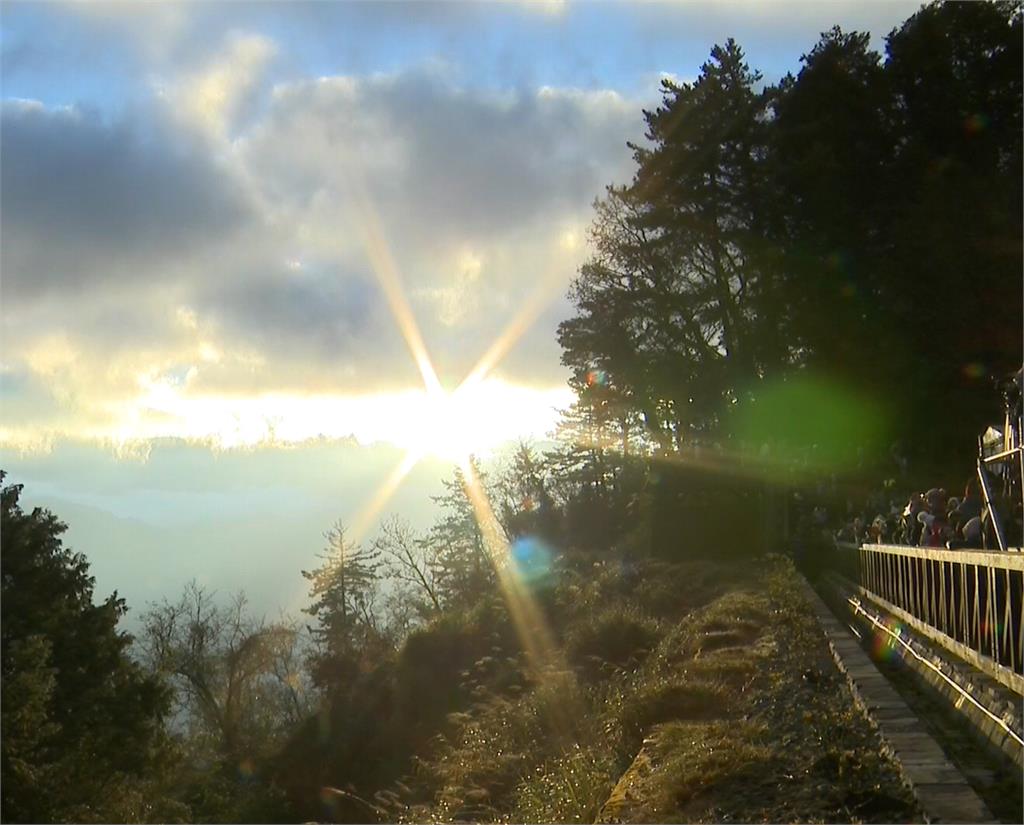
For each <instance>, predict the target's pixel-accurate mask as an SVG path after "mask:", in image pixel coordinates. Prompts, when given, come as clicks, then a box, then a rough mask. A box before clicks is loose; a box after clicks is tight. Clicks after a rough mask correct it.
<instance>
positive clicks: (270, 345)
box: [194, 266, 408, 380]
mask: <svg viewBox="0 0 1024 825" xmlns="http://www.w3.org/2000/svg"><path fill="white" fill-rule="evenodd" d="M194 306H195V308H196V310H197V312H198V313H199V315H200V316H201V317H202V318H203V319H205V322H207V323H209V324H210V325H212V326H213V327H214V328H216V329H217V330H218V332H219V333H220V334H221V336H222V338H223V340H227V341H231V342H232V343H237V344H240V345H242V346H244V347H248V348H252V349H254V350H255V351H258V352H261V353H265V354H266V355H268V356H270V357H272V358H274V359H276V360H279V361H281V362H284V363H289V362H292V363H305V364H307V365H312V366H316V367H321V368H323V369H324V370H326V371H327V372H332V371H333V370H335V369H337V368H339V367H345V366H349V367H351V368H353V369H354V368H355V367H358V366H359V365H360V364H363V365H364V366H363V368H364V369H366V368H368V371H369V373H370V374H371V375H374V377H375V379H377V378H379V377H380V376H379V373H380V366H381V363H382V362H385V361H388V360H390V359H395V360H398V361H401V360H402V359H404V360H408V357H407V356H406V355H405V352H404V347H403V346H402V345H401V339H400V338H399V336H398V335H397V332H395V331H394V327H393V322H392V321H391V318H390V316H389V315H388V314H387V310H386V308H385V307H384V305H383V299H382V297H381V294H380V289H379V287H378V286H377V285H376V283H375V282H374V281H373V279H372V277H371V276H369V274H362V273H354V274H353V273H347V272H343V271H341V270H339V269H338V268H337V267H332V266H324V267H305V268H304V269H303V271H300V272H287V271H283V270H282V271H277V272H275V271H270V272H267V271H260V272H257V273H252V274H249V275H246V276H243V277H236V278H233V279H230V280H228V281H225V282H224V283H221V284H218V285H215V286H214V287H213V288H212V289H209V290H207V291H204V292H203V293H201V294H199V295H197V296H196V300H195V302H194ZM392 363H394V362H392ZM392 372H393V370H392ZM306 379H307V380H308V376H307V377H306Z"/></svg>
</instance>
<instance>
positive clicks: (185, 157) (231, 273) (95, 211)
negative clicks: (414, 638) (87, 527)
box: [0, 32, 641, 438]
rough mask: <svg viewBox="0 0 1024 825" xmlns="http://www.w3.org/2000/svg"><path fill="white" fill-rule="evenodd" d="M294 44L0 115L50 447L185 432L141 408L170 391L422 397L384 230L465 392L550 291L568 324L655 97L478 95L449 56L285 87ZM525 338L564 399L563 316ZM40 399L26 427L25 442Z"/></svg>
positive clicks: (531, 370) (17, 274) (16, 267)
mask: <svg viewBox="0 0 1024 825" xmlns="http://www.w3.org/2000/svg"><path fill="white" fill-rule="evenodd" d="M274 52H275V47H274V45H273V44H272V43H269V42H266V41H264V40H262V39H260V38H253V37H250V36H248V35H246V34H245V33H240V32H236V33H233V34H232V35H230V36H229V37H228V38H227V39H226V40H225V41H224V43H223V44H222V48H221V50H220V52H219V54H220V57H218V58H215V59H212V60H206V61H203V62H202V63H201V65H199V67H198V68H196V69H194V70H188V71H183V72H182V73H181V74H180V76H179V77H178V78H174V79H172V80H171V81H170V82H168V83H167V84H165V86H164V89H165V92H166V93H165V94H164V95H163V96H162V97H161V98H159V99H157V100H155V101H153V102H152V103H151V104H150V105H149V106H146V107H130V108H129V109H128V110H126V111H125V112H124V113H123V114H122V115H120V116H118V117H116V118H112V117H103V116H101V115H99V114H98V113H95V112H91V111H89V110H87V109H84V108H81V107H63V108H62V107H47V106H43V105H42V104H38V103H32V102H23V101H7V102H6V103H5V109H4V125H5V129H4V133H3V146H2V148H3V153H4V161H5V162H4V165H3V181H2V185H3V197H4V210H3V214H2V227H0V228H2V231H3V236H4V246H3V257H2V265H3V275H4V300H5V308H4V313H3V318H2V323H3V333H4V337H5V341H6V346H5V354H4V359H5V363H6V364H7V367H8V368H9V369H11V370H13V371H15V373H17V374H18V375H19V376H21V375H24V376H25V378H26V381H27V380H28V379H32V380H33V381H36V382H43V384H44V385H45V386H46V388H47V389H48V391H49V398H50V399H51V401H50V402H49V403H50V408H51V412H52V414H51V415H48V417H45V418H43V419H40V421H45V422H46V426H49V427H50V428H51V429H52V430H55V431H59V432H71V431H73V430H74V429H75V423H74V422H79V423H80V426H79V427H78V429H79V434H81V433H82V432H89V433H93V434H94V435H95V434H99V433H110V432H112V431H116V430H117V429H118V427H122V429H123V428H124V427H127V428H128V429H131V428H132V427H135V424H131V422H130V421H129V424H124V422H125V421H126V420H128V419H125V416H126V415H128V416H129V418H130V416H131V415H138V416H141V418H139V419H138V420H139V421H141V422H142V424H143V425H145V426H141V425H140V427H141V429H140V428H136V430H133V431H152V432H158V433H161V434H164V435H166V434H173V432H170V433H168V432H167V431H166V430H165V429H161V428H162V427H163V424H164V423H166V422H164V421H161V420H157V418H156V417H155V416H157V413H156V412H154V410H153V409H152V408H151V405H150V407H149V408H147V407H146V404H147V403H149V402H148V401H147V399H150V400H151V395H152V388H153V386H155V385H160V386H169V387H170V388H171V389H172V390H173V392H174V393H176V394H177V395H179V396H181V398H183V399H186V400H188V399H191V400H192V401H197V402H198V401H202V400H203V399H207V400H209V399H215V398H222V399H223V398H235V399H242V398H252V399H257V398H259V397H263V396H267V395H268V394H276V395H278V396H282V394H284V395H287V396H289V397H293V398H298V399H301V398H302V397H308V396H312V395H318V396H323V395H324V394H333V395H334V396H337V397H339V398H340V397H351V396H353V395H358V394H373V393H382V392H383V393H388V392H391V393H394V392H399V391H402V390H404V389H408V388H410V387H415V386H417V385H418V383H419V378H418V376H417V373H416V370H415V367H414V365H413V362H412V360H411V358H410V357H409V353H408V351H407V348H406V345H405V342H404V341H403V339H402V336H401V334H400V332H399V330H398V328H397V326H396V324H395V321H394V319H393V318H392V317H391V314H390V312H389V310H388V307H387V304H386V302H385V300H384V297H383V292H382V290H381V288H380V284H379V283H378V282H377V279H376V277H375V273H374V269H373V265H372V262H371V256H368V254H367V249H366V247H365V246H364V242H365V239H366V237H367V233H368V232H369V231H370V229H371V228H372V227H376V229H375V230H374V231H376V232H379V234H380V236H381V238H382V242H383V244H384V245H386V247H387V250H388V254H389V255H390V256H391V258H393V259H394V261H395V262H396V265H397V272H398V277H399V278H400V280H401V283H402V287H403V290H404V293H405V295H406V297H407V299H408V301H409V303H410V304H411V306H412V309H413V312H414V314H415V315H416V317H417V319H418V321H419V324H420V326H421V328H422V330H423V334H424V337H425V339H426V342H427V345H428V348H429V349H430V352H431V355H432V357H433V358H434V361H435V364H436V368H437V370H438V372H439V374H441V376H442V379H443V380H445V381H446V382H447V383H449V384H454V383H457V382H458V381H459V380H460V379H461V378H462V377H463V376H464V375H465V374H466V372H468V371H469V369H471V368H472V367H473V365H474V364H475V362H476V360H477V359H478V358H479V357H480V355H482V354H483V352H484V351H485V350H486V349H487V348H488V347H489V346H490V345H491V343H492V342H493V340H494V338H495V337H496V336H497V335H498V334H499V333H500V332H501V330H502V329H503V328H504V327H505V326H506V325H507V324H509V323H510V322H512V321H513V320H514V319H515V318H516V316H517V314H520V310H521V308H522V307H523V306H524V305H526V304H528V303H529V302H530V301H531V300H533V298H532V297H531V296H534V295H535V294H536V293H539V292H543V293H544V295H545V301H546V302H547V303H548V305H549V306H550V305H552V304H553V305H554V306H555V307H558V308H559V309H558V311H559V312H564V311H565V307H564V301H563V299H562V295H564V292H565V288H566V286H567V284H568V282H569V280H570V278H571V277H572V276H573V274H574V273H575V270H576V268H577V266H578V264H579V263H580V261H581V260H582V257H583V255H584V254H585V249H584V248H583V247H582V245H581V244H580V243H579V238H581V237H582V236H583V231H584V229H585V226H586V224H587V222H588V221H589V215H590V203H591V201H592V200H593V198H594V197H595V196H597V195H599V194H600V192H601V191H602V189H603V187H604V186H605V185H606V184H607V183H610V182H612V181H615V180H622V179H623V178H624V177H625V176H626V175H627V174H628V171H629V151H628V149H627V148H626V146H625V141H626V140H627V139H630V138H635V137H637V133H638V132H639V129H640V125H641V118H640V104H639V102H637V101H631V100H627V99H624V98H623V97H622V96H620V95H618V94H616V93H614V92H611V91H598V92H594V91H583V90H576V89H559V88H548V87H545V88H540V89H536V90H510V91H505V92H500V93H499V92H494V91H488V90H481V89H473V88H466V87H464V86H462V85H461V84H460V83H459V82H458V80H457V77H456V75H455V73H454V72H452V71H451V70H450V68H449V67H446V66H444V65H443V64H431V65H428V66H425V67H420V68H419V69H417V70H415V71H407V72H397V73H390V74H376V75H369V76H332V77H325V78H319V79H307V80H301V81H292V82H286V83H278V84H277V85H276V86H274V87H273V88H272V89H271V88H269V87H268V86H266V84H265V83H264V76H263V74H262V72H263V67H264V65H265V64H266V61H268V60H269V59H270V58H271V56H272V55H273V54H274ZM166 90H169V91H166ZM567 239H569V240H568V241H567ZM548 312H549V315H550V312H551V310H550V309H549V311H548ZM524 326H525V333H524V335H525V338H524V340H522V341H520V342H519V343H518V344H517V348H518V350H519V352H520V353H544V360H545V363H540V362H530V361H529V359H526V358H524V356H523V355H521V354H520V355H513V356H512V357H510V358H509V359H508V361H507V362H506V363H505V364H502V365H499V367H498V372H497V374H498V375H499V376H501V377H503V378H504V379H505V381H506V382H510V383H511V384H517V385H529V386H531V387H537V388H545V387H548V388H550V387H553V386H557V385H558V384H560V383H562V381H564V376H563V373H562V370H561V367H560V366H559V365H558V358H557V345H556V344H555V343H554V338H553V324H552V323H551V319H550V317H545V320H544V322H543V323H542V324H541V325H539V326H538V327H536V329H530V328H529V325H528V324H526V325H524ZM541 327H543V329H542V328H541ZM549 327H552V328H549ZM533 337H536V338H537V340H531V339H532V338H533ZM540 338H543V341H541V340H540ZM64 356H67V357H66V358H64V360H61V358H62V357H64ZM12 374H13V373H12ZM24 386H25V387H28V386H29V385H28V384H27V383H26V384H24ZM18 392H19V390H18V389H17V386H15V388H14V389H12V390H9V394H10V393H14V394H17V393H18ZM26 392H27V391H26ZM26 397H27V395H26ZM538 397H539V396H538ZM40 403H42V402H40ZM233 403H234V402H233ZM30 406H31V405H28V406H25V405H23V406H17V405H15V406H13V407H12V408H11V409H15V410H18V413H17V415H16V416H15V420H14V421H8V422H7V423H8V425H9V428H10V427H14V428H17V427H20V429H19V430H18V432H19V433H21V435H22V436H24V437H25V438H28V436H29V435H30V431H31V430H32V426H34V425H33V424H31V420H30V418H31V417H30V415H29V414H28V410H29V408H30ZM176 409H178V410H185V411H186V412H185V413H184V414H185V415H193V412H191V411H194V410H200V409H207V410H208V409H209V407H202V405H201V404H199V403H196V404H192V405H189V404H183V405H182V406H180V407H177V408H176ZM289 409H290V408H289ZM339 409H340V408H339ZM132 410H135V411H136V412H134V413H133V412H131V411H132ZM126 411H127V412H126ZM219 414H220V413H218V415H219ZM23 415H24V418H23V417H22V416H23ZM314 417H315V416H314ZM17 419H21V420H17ZM122 425H123V426H122ZM129 425H130V426H129ZM40 426H42V425H40ZM147 427H148V428H150V429H149V430H147ZM26 428H27V429H26ZM336 429H338V431H339V432H340V431H342V430H343V429H344V425H343V424H340V425H338V428H336ZM182 431H183V432H185V431H190V432H203V431H204V430H203V427H202V426H199V425H195V424H194V423H193V424H188V425H187V426H186V425H182ZM314 435H315V433H314Z"/></svg>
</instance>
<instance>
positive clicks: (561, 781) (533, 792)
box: [511, 745, 618, 822]
mask: <svg viewBox="0 0 1024 825" xmlns="http://www.w3.org/2000/svg"><path fill="white" fill-rule="evenodd" d="M617 778H618V774H617V771H616V770H615V762H614V759H613V758H612V756H611V755H610V754H609V753H608V752H607V750H605V749H603V748H600V747H592V748H581V747H580V746H579V745H576V746H575V747H574V748H573V749H572V750H570V751H569V752H568V753H566V754H564V755H562V756H559V757H556V758H554V759H549V760H548V761H546V762H544V763H543V764H542V765H539V766H538V767H537V768H536V769H535V771H534V772H533V774H532V775H531V776H530V777H528V778H527V779H525V780H524V781H523V782H522V783H521V784H520V785H519V787H518V788H517V789H516V794H515V801H514V805H513V808H512V814H511V821H513V822H593V821H594V820H595V819H596V818H597V814H598V812H599V811H600V810H601V806H602V805H604V803H605V801H606V800H607V799H608V795H609V794H610V793H611V790H612V787H613V786H614V785H615V781H616V779H617Z"/></svg>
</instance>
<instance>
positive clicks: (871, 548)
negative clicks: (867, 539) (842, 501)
mask: <svg viewBox="0 0 1024 825" xmlns="http://www.w3.org/2000/svg"><path fill="white" fill-rule="evenodd" d="M837 549H838V552H839V553H840V555H841V556H846V559H847V560H849V556H847V553H850V551H851V550H852V549H853V548H852V547H840V548H837ZM856 552H857V554H858V573H859V575H858V578H859V583H860V586H861V588H862V590H863V591H865V595H868V596H870V597H872V598H873V599H874V600H875V601H877V602H879V603H880V604H881V605H882V606H883V607H885V608H886V609H888V610H890V611H891V612H892V613H893V614H894V615H895V616H896V617H897V618H899V619H900V620H901V621H904V622H905V623H907V624H908V625H910V626H912V627H913V628H914V629H916V630H918V631H920V632H922V633H924V634H925V635H926V636H928V637H930V638H932V639H933V640H935V641H938V642H940V643H941V644H943V645H945V646H946V647H948V648H950V649H952V650H953V651H954V652H956V653H958V654H959V655H961V656H962V657H963V658H966V659H967V660H969V661H971V662H973V663H974V664H976V665H978V666H979V667H982V668H983V669H984V670H985V671H986V672H989V673H990V674H991V675H993V676H995V677H996V678H997V679H999V681H1000V682H1003V683H1004V684H1006V685H1007V686H1008V687H1011V688H1013V689H1014V690H1016V691H1017V692H1024V678H1022V674H1024V632H1022V627H1024V616H1022V609H1024V604H1022V603H1024V553H1019V552H1016V553H1015V552H993V551H988V550H945V549H940V548H931V547H905V546H900V545H885V544H864V545H861V546H860V548H859V549H858V550H857V551H856Z"/></svg>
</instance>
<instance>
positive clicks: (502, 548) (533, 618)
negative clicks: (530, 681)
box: [461, 458, 560, 674]
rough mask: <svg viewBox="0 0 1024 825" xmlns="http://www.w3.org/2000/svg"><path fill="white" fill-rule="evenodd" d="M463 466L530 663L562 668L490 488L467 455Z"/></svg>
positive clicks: (536, 667) (545, 668)
mask: <svg viewBox="0 0 1024 825" xmlns="http://www.w3.org/2000/svg"><path fill="white" fill-rule="evenodd" d="M461 469H462V477H463V480H464V484H465V493H466V498H468V499H469V501H470V503H471V504H472V506H473V514H474V515H475V517H476V521H477V525H478V526H479V527H480V533H481V534H482V535H483V538H484V543H485V545H486V547H487V554H488V556H489V558H490V560H491V564H493V565H494V571H495V573H496V574H497V577H498V584H499V586H500V587H501V592H502V595H503V596H504V597H505V602H506V604H507V605H508V611H509V615H510V616H511V617H512V623H513V624H514V625H515V629H516V633H517V634H518V635H519V640H520V642H521V643H522V645H523V650H524V651H525V652H526V655H527V657H528V659H529V662H530V665H531V666H532V668H533V669H534V671H535V672H536V673H538V674H542V673H544V672H546V671H550V670H551V669H553V668H554V669H560V668H559V667H558V662H559V657H558V655H557V652H556V651H557V648H556V646H555V644H554V639H553V638H552V636H551V631H550V630H549V629H548V626H547V623H546V622H545V620H544V616H543V615H542V613H541V611H540V608H539V607H538V606H537V603H536V601H535V600H534V598H533V596H532V595H531V594H530V591H529V589H528V587H527V586H526V583H525V582H524V581H523V580H522V578H521V577H520V576H519V574H518V571H517V570H516V568H515V566H514V565H513V564H512V560H511V556H510V553H509V543H508V539H507V538H506V536H505V531H504V529H503V528H502V526H501V524H500V523H499V522H498V519H497V517H496V516H495V515H494V510H493V508H492V507H491V502H490V500H489V498H488V497H487V492H486V491H485V490H484V488H483V485H482V484H481V483H480V479H479V478H478V476H477V474H476V471H475V470H474V469H473V462H472V461H471V460H469V459H468V458H467V459H466V460H464V461H463V462H462V464H461Z"/></svg>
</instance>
